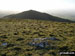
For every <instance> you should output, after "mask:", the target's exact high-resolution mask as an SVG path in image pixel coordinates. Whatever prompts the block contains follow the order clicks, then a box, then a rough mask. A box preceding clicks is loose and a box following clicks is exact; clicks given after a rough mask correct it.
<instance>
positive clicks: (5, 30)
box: [0, 19, 75, 56]
mask: <svg viewBox="0 0 75 56" xmlns="http://www.w3.org/2000/svg"><path fill="white" fill-rule="evenodd" d="M45 37H56V38H58V39H59V40H60V41H49V43H54V45H55V47H56V49H45V48H44V49H38V48H36V47H35V46H30V45H28V44H27V43H29V42H30V41H32V39H34V38H45ZM3 43H4V44H3ZM60 51H75V23H67V22H52V21H44V20H30V19H29V20H28V19H22V20H21V19H18V20H17V19H8V20H7V19H4V20H2V19H1V20H0V56H53V55H54V56H60V54H59V52H60Z"/></svg>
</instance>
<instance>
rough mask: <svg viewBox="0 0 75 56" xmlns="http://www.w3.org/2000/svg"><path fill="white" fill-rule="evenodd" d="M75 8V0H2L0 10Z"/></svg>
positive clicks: (0, 0)
mask: <svg viewBox="0 0 75 56" xmlns="http://www.w3.org/2000/svg"><path fill="white" fill-rule="evenodd" d="M30 9H33V10H38V11H45V10H75V0H0V10H7V11H26V10H30Z"/></svg>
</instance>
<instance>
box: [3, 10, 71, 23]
mask: <svg viewBox="0 0 75 56" xmlns="http://www.w3.org/2000/svg"><path fill="white" fill-rule="evenodd" d="M4 18H19V19H21V18H22V19H37V20H39V19H40V20H50V21H58V22H72V21H70V20H67V19H62V18H59V17H55V16H52V15H49V14H46V13H42V12H38V11H34V10H29V11H24V12H21V13H18V14H13V15H8V16H5V17H4Z"/></svg>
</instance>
